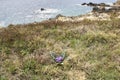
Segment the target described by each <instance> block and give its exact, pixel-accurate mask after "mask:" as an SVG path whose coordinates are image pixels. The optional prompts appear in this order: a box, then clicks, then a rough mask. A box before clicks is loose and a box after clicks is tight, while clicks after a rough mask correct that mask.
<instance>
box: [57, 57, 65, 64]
mask: <svg viewBox="0 0 120 80" xmlns="http://www.w3.org/2000/svg"><path fill="white" fill-rule="evenodd" d="M63 59H64V58H63V57H62V56H58V57H56V58H55V61H56V62H58V63H61V62H63Z"/></svg>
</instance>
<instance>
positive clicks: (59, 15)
mask: <svg viewBox="0 0 120 80" xmlns="http://www.w3.org/2000/svg"><path fill="white" fill-rule="evenodd" d="M59 17H64V16H63V15H61V14H58V15H57V16H56V17H55V18H59Z"/></svg>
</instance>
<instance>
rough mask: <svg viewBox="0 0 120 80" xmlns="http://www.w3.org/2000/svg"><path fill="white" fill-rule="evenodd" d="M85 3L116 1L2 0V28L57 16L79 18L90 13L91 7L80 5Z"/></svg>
mask: <svg viewBox="0 0 120 80" xmlns="http://www.w3.org/2000/svg"><path fill="white" fill-rule="evenodd" d="M83 2H87V3H88V2H95V3H101V2H105V3H112V2H115V0H0V26H7V25H9V24H26V23H31V22H35V21H36V22H40V21H42V20H47V19H49V18H53V17H55V16H56V15H57V14H62V15H65V16H77V15H81V14H85V13H88V12H90V11H91V9H92V8H91V7H87V6H81V5H80V4H81V3H83ZM41 8H44V9H45V10H44V11H41Z"/></svg>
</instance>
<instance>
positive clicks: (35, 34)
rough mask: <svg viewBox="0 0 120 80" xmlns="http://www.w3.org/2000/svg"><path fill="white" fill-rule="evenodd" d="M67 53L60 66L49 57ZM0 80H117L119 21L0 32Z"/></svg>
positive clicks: (12, 28)
mask: <svg viewBox="0 0 120 80" xmlns="http://www.w3.org/2000/svg"><path fill="white" fill-rule="evenodd" d="M50 51H54V52H56V53H57V54H59V53H62V52H63V51H64V52H66V55H67V57H66V59H65V61H64V62H63V64H61V65H60V64H57V63H55V62H54V61H53V60H52V59H51V57H50V55H49V53H50ZM0 59H1V61H0V67H1V69H0V75H1V76H0V78H1V80H40V79H41V80H119V79H120V74H119V73H120V20H112V21H89V20H84V21H82V22H76V23H75V22H74V23H70V22H64V23H63V22H55V21H51V22H49V21H48V22H43V23H35V24H28V25H16V26H13V25H11V26H9V27H7V28H2V29H0Z"/></svg>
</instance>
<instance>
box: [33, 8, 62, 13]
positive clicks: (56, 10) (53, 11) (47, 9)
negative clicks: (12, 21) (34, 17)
mask: <svg viewBox="0 0 120 80" xmlns="http://www.w3.org/2000/svg"><path fill="white" fill-rule="evenodd" d="M58 12H60V10H58V9H49V8H45V10H43V11H41V9H38V10H36V11H34V13H36V14H53V13H58Z"/></svg>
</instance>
